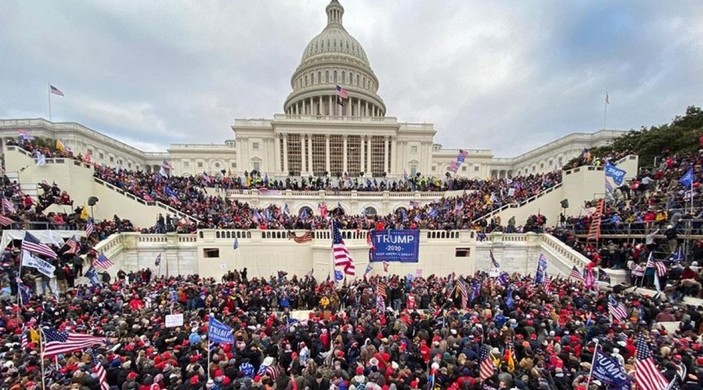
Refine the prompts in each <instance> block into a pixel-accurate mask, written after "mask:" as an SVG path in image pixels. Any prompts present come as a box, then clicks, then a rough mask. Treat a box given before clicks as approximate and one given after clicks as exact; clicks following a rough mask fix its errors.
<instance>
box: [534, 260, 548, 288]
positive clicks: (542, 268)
mask: <svg viewBox="0 0 703 390" xmlns="http://www.w3.org/2000/svg"><path fill="white" fill-rule="evenodd" d="M546 273H547V258H546V257H544V254H541V255H539V261H538V262H537V274H535V284H542V283H543V282H544V277H545V275H546Z"/></svg>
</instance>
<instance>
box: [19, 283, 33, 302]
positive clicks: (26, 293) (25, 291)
mask: <svg viewBox="0 0 703 390" xmlns="http://www.w3.org/2000/svg"><path fill="white" fill-rule="evenodd" d="M18 288H19V290H20V298H21V299H22V304H23V305H26V304H28V303H29V298H30V294H31V290H30V289H29V287H28V286H27V285H25V284H24V283H19V286H18Z"/></svg>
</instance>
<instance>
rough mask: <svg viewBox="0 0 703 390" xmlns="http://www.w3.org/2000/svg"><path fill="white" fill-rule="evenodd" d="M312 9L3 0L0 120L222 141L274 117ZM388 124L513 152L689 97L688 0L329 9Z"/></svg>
mask: <svg viewBox="0 0 703 390" xmlns="http://www.w3.org/2000/svg"><path fill="white" fill-rule="evenodd" d="M328 2H329V1H327V0H288V1H283V0H280V1H273V0H256V1H243V0H242V1H234V0H232V1H189V2H186V1H161V0H149V1H143V0H114V1H107V0H102V1H70V0H69V1H53V0H50V1H49V0H47V1H34V0H30V1H27V0H4V1H1V2H0V118H35V117H48V107H47V106H48V104H47V83H48V82H51V83H52V84H53V85H55V86H56V87H58V88H60V89H61V90H63V92H64V93H65V95H66V96H65V97H63V98H62V97H54V98H53V99H52V110H53V119H54V120H55V121H73V122H79V123H81V124H83V125H86V126H88V127H90V128H93V129H95V130H98V131H101V132H104V133H106V134H108V135H111V136H113V137H115V138H118V139H120V140H122V141H125V142H127V143H129V144H132V145H134V146H136V147H138V148H141V149H143V150H148V151H162V150H164V149H165V148H166V147H167V145H168V144H171V143H209V142H213V143H222V142H223V141H224V140H225V139H232V138H233V133H232V131H231V129H230V126H231V125H232V124H233V122H234V119H235V118H272V116H273V114H274V113H281V112H282V111H283V108H282V107H283V101H284V100H285V98H286V96H287V95H288V94H289V93H290V91H291V86H290V76H291V75H292V74H293V71H294V70H295V68H296V67H297V66H298V64H299V62H300V59H301V55H302V53H303V49H304V48H305V46H306V45H307V43H308V42H309V41H310V40H311V39H312V38H313V37H314V36H315V35H317V34H318V33H319V32H320V31H322V29H323V28H324V26H325V24H326V15H325V11H324V9H325V6H326V5H327V3H328ZM340 2H341V3H342V5H343V6H344V7H345V14H344V25H345V27H346V29H347V31H348V32H349V33H350V34H351V35H352V36H354V37H355V38H356V39H357V40H358V41H359V42H360V43H361V44H362V46H363V47H364V48H365V50H366V53H367V55H368V57H369V60H370V61H371V66H372V68H373V69H374V71H375V73H376V75H377V76H378V79H379V81H380V89H379V94H380V95H381V97H382V98H383V99H384V100H385V103H386V107H387V112H388V115H389V116H395V117H397V118H398V120H400V121H407V122H431V123H434V124H435V129H436V130H437V136H436V137H435V142H438V143H441V144H442V145H443V146H444V147H446V148H490V149H493V151H494V153H495V155H496V156H502V157H510V156H515V155H517V154H520V153H523V152H525V151H528V150H530V149H532V148H534V147H537V146H540V145H542V144H544V143H546V142H549V141H552V140H555V139H557V138H559V137H561V136H564V135H566V134H569V133H571V132H577V131H578V132H594V131H597V130H600V129H601V128H602V127H603V119H604V118H603V116H604V115H603V114H604V100H605V94H606V90H607V91H608V93H609V96H610V105H609V107H608V118H607V127H608V128H614V129H631V128H639V127H640V126H642V125H646V126H649V125H653V124H662V123H668V122H669V121H671V119H672V118H673V117H674V116H675V115H679V114H682V113H683V112H684V111H685V109H686V107H687V106H689V105H692V104H695V105H701V104H703V23H702V22H701V21H703V2H701V1H676V2H670V1H631V2H628V1H607V2H606V1H586V0H574V1H559V2H556V1H550V2H545V1H519V2H518V1H476V2H473V1H463V0H457V1H438V0H402V1H391V0H353V1H352V0H346V1H345V0H340Z"/></svg>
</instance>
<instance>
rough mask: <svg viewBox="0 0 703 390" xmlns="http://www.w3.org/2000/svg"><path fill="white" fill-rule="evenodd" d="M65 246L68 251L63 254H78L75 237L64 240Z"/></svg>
mask: <svg viewBox="0 0 703 390" xmlns="http://www.w3.org/2000/svg"><path fill="white" fill-rule="evenodd" d="M66 246H67V247H68V249H67V250H66V251H65V252H64V253H66V254H76V253H78V249H79V245H78V241H76V236H73V237H71V238H69V239H68V240H66Z"/></svg>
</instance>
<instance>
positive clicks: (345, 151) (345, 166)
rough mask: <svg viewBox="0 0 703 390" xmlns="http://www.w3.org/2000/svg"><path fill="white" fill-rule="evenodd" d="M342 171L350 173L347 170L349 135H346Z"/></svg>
mask: <svg viewBox="0 0 703 390" xmlns="http://www.w3.org/2000/svg"><path fill="white" fill-rule="evenodd" d="M342 169H343V171H344V172H349V169H348V168H347V135H346V134H344V146H343V151H342Z"/></svg>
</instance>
